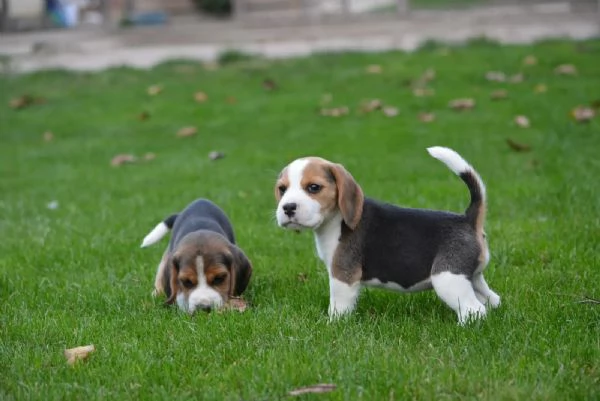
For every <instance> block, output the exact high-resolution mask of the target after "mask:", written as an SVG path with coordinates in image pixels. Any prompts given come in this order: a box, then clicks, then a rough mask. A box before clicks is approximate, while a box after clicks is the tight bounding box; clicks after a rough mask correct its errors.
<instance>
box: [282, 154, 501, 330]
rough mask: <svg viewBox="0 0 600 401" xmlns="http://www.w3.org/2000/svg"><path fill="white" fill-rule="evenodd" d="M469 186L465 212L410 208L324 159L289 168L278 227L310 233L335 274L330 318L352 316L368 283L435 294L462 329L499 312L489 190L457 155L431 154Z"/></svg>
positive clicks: (285, 171) (303, 160) (295, 163)
mask: <svg viewBox="0 0 600 401" xmlns="http://www.w3.org/2000/svg"><path fill="white" fill-rule="evenodd" d="M427 150H428V151H429V153H430V154H431V156H433V157H434V158H436V159H438V160H440V161H442V162H443V163H444V164H446V166H448V167H449V168H450V170H452V171H453V172H454V173H456V174H457V175H458V176H459V177H460V178H461V179H462V180H463V181H464V182H465V184H466V185H467V187H468V189H469V192H470V194H471V204H470V205H469V207H468V208H467V210H466V212H465V213H464V214H455V213H450V212H443V211H433V210H424V209H409V208H401V207H398V206H393V205H390V204H386V203H382V202H379V201H376V200H374V199H370V198H366V197H365V196H364V195H363V191H362V189H361V188H360V186H359V185H358V184H357V183H356V181H355V180H354V179H353V178H352V176H351V175H350V173H349V172H348V171H346V169H345V168H344V167H343V166H342V165H340V164H335V163H332V162H330V161H327V160H324V159H321V158H318V157H306V158H301V159H297V160H295V161H293V162H292V163H290V164H289V165H288V166H287V167H285V168H284V169H283V170H282V171H281V173H280V175H279V178H278V180H277V183H276V185H275V197H276V199H277V201H278V206H277V210H276V218H277V223H278V224H279V226H280V227H284V228H287V229H292V230H302V229H310V230H313V232H314V235H315V242H316V246H317V253H318V255H319V258H320V259H321V260H322V261H323V262H324V263H325V265H326V266H327V271H328V273H329V293H330V298H329V316H330V317H331V318H334V317H337V316H340V315H343V314H347V313H349V312H352V310H353V309H354V307H355V304H356V300H357V298H358V295H359V291H360V288H361V287H362V286H363V285H366V286H374V287H383V288H387V289H392V290H396V291H400V292H414V291H421V290H426V289H431V288H433V289H434V290H435V292H436V293H437V294H438V296H439V297H440V298H441V299H442V301H444V302H445V303H446V304H448V306H450V307H451V308H452V309H453V310H454V311H455V312H456V314H457V315H458V321H459V323H460V324H464V323H465V322H467V321H468V320H469V319H472V318H481V317H484V316H485V314H486V305H489V306H491V307H497V306H499V305H500V297H499V296H498V295H497V294H496V293H495V292H493V291H492V290H491V289H490V288H489V287H488V285H487V283H486V281H485V279H484V277H483V270H484V269H485V267H486V265H487V264H488V262H489V258H490V254H489V250H488V245H487V241H486V238H485V233H484V231H483V223H484V219H485V212H486V199H485V186H484V184H483V182H482V180H481V178H480V177H479V175H478V174H477V172H476V171H475V170H474V169H473V167H471V166H470V165H469V164H468V163H467V162H466V161H465V160H464V159H463V158H462V157H461V156H460V155H459V154H458V153H456V152H455V151H453V150H451V149H448V148H443V147H432V148H428V149H427Z"/></svg>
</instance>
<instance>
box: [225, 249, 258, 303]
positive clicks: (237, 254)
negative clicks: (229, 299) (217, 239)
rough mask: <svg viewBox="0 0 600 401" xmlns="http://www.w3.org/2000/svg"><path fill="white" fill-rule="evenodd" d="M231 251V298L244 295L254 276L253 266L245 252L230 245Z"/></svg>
mask: <svg viewBox="0 0 600 401" xmlns="http://www.w3.org/2000/svg"><path fill="white" fill-rule="evenodd" d="M229 250H230V251H231V255H232V260H231V288H230V290H229V292H230V294H229V295H230V296H238V295H242V293H243V292H244V290H246V287H247V286H248V283H249V282H250V277H251V276H252V264H251V263H250V260H248V258H247V257H246V255H245V254H244V252H242V250H241V249H240V248H238V247H237V246H235V245H230V246H229Z"/></svg>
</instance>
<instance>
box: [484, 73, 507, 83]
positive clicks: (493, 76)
mask: <svg viewBox="0 0 600 401" xmlns="http://www.w3.org/2000/svg"><path fill="white" fill-rule="evenodd" d="M485 79H487V80H488V81H492V82H504V81H506V74H504V73H503V72H502V71H488V72H486V73H485Z"/></svg>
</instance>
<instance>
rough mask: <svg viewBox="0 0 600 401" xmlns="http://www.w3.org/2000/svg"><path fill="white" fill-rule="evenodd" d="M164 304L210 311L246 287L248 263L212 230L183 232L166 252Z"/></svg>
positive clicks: (193, 310) (186, 310)
mask: <svg viewBox="0 0 600 401" xmlns="http://www.w3.org/2000/svg"><path fill="white" fill-rule="evenodd" d="M166 274H168V277H169V281H168V282H169V289H170V291H169V292H168V296H169V298H168V299H167V303H168V304H172V303H174V302H175V301H177V305H179V308H180V309H182V310H184V311H185V312H188V313H194V312H196V311H197V310H204V311H210V310H212V309H217V308H219V307H221V306H223V305H224V304H225V303H226V302H227V301H228V300H229V298H230V297H232V296H237V295H241V294H242V292H244V290H245V289H246V287H247V285H248V282H249V281H250V276H251V274H252V266H251V264H250V261H249V260H248V258H247V257H246V255H245V254H244V252H242V250H241V249H239V248H238V247H237V246H235V245H233V244H232V243H230V242H229V241H228V240H227V239H226V238H225V237H223V236H222V235H220V234H217V233H215V232H212V231H202V230H201V231H195V232H193V233H190V234H187V235H186V236H185V237H183V239H182V240H181V241H180V242H179V244H178V245H177V247H176V248H175V249H174V250H173V252H172V253H171V255H170V258H169V261H168V266H167V273H166Z"/></svg>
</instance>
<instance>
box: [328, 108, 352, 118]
mask: <svg viewBox="0 0 600 401" xmlns="http://www.w3.org/2000/svg"><path fill="white" fill-rule="evenodd" d="M349 113H350V109H349V108H348V107H346V106H342V107H333V108H321V115H322V116H325V117H341V116H345V115H347V114H349Z"/></svg>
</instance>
